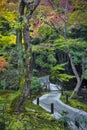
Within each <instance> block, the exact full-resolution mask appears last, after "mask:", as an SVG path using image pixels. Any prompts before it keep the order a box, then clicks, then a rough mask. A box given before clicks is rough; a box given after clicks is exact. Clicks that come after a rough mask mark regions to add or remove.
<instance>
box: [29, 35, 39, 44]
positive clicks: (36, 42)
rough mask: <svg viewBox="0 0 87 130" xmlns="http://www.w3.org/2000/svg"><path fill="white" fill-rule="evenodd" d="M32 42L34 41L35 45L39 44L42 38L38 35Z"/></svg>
mask: <svg viewBox="0 0 87 130" xmlns="http://www.w3.org/2000/svg"><path fill="white" fill-rule="evenodd" d="M31 43H32V44H33V45H37V44H39V43H40V38H39V37H36V38H34V39H32V41H31Z"/></svg>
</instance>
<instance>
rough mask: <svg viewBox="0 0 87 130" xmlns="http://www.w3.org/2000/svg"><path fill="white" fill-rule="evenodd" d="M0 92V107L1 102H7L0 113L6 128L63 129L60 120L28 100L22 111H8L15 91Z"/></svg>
mask: <svg viewBox="0 0 87 130" xmlns="http://www.w3.org/2000/svg"><path fill="white" fill-rule="evenodd" d="M0 93H1V94H0V99H1V101H2V102H0V103H1V105H2V106H1V105H0V109H2V111H3V107H4V105H3V103H4V104H6V103H7V104H8V105H7V106H6V110H5V112H2V113H0V118H2V117H3V118H2V122H3V121H4V122H5V125H6V130H65V129H64V128H63V126H62V123H61V122H59V121H57V120H55V119H54V118H53V117H52V116H51V115H50V113H48V112H46V111H45V110H44V109H42V108H41V107H40V106H37V105H34V104H32V103H31V101H30V100H28V101H27V103H26V104H25V111H24V112H21V113H19V114H17V113H15V114H14V113H13V112H11V111H10V104H11V102H12V101H13V99H16V98H15V97H16V96H18V94H17V92H15V91H10V92H9V91H0ZM7 97H8V98H7ZM17 99H18V97H17ZM3 113H4V114H3ZM1 116H2V117H1ZM3 130H4V129H3Z"/></svg>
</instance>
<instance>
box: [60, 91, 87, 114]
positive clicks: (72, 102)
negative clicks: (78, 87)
mask: <svg viewBox="0 0 87 130" xmlns="http://www.w3.org/2000/svg"><path fill="white" fill-rule="evenodd" d="M71 93H72V91H65V92H64V95H62V96H61V100H62V101H63V102H64V103H66V94H68V95H69V97H70V95H71ZM68 105H70V106H72V107H75V108H78V109H81V110H83V111H86V112H87V104H85V103H83V102H80V101H78V100H77V99H76V98H74V99H70V100H69V103H68Z"/></svg>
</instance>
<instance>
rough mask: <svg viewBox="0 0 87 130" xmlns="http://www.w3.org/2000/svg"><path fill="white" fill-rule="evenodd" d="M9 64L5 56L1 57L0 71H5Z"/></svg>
mask: <svg viewBox="0 0 87 130" xmlns="http://www.w3.org/2000/svg"><path fill="white" fill-rule="evenodd" d="M7 66H9V63H8V62H7V61H6V60H5V59H4V58H3V57H0V71H5V70H6V69H5V67H7Z"/></svg>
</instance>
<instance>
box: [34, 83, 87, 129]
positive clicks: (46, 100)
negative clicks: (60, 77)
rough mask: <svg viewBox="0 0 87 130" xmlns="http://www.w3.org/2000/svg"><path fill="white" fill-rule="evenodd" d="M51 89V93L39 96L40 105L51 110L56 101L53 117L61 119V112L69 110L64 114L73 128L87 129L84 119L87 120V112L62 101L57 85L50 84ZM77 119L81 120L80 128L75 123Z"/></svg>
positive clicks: (35, 101)
mask: <svg viewBox="0 0 87 130" xmlns="http://www.w3.org/2000/svg"><path fill="white" fill-rule="evenodd" d="M50 90H51V92H50V93H49V94H45V95H43V96H41V97H40V98H39V100H40V103H39V105H40V106H41V107H42V108H44V109H45V110H47V111H49V112H50V111H51V103H54V114H53V117H55V118H56V119H58V120H59V119H60V118H61V117H62V116H61V114H62V113H63V111H64V112H67V114H65V115H64V116H65V117H67V118H68V119H69V122H68V123H69V125H70V127H71V128H72V129H73V130H87V124H85V123H84V121H87V113H86V112H84V111H81V110H79V109H76V108H72V107H70V106H68V105H66V104H64V103H63V102H61V101H60V96H61V93H60V92H59V91H58V88H57V87H56V85H54V84H50ZM55 90H56V91H55ZM33 103H34V104H36V103H37V100H34V101H33ZM75 121H80V127H79V128H78V127H77V126H76V125H75ZM86 123H87V122H86Z"/></svg>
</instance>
